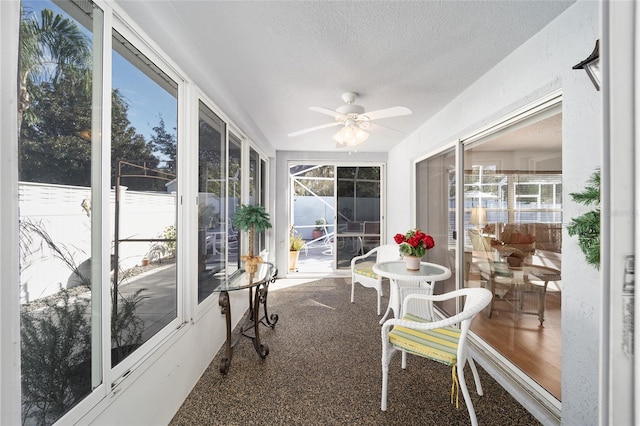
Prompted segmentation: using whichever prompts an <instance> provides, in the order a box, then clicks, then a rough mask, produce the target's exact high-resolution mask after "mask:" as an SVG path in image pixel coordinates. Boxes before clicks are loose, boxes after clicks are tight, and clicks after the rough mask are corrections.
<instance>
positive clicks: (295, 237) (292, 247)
mask: <svg viewBox="0 0 640 426" xmlns="http://www.w3.org/2000/svg"><path fill="white" fill-rule="evenodd" d="M303 247H304V239H303V238H302V235H300V234H298V233H296V231H295V229H294V228H293V226H291V229H290V230H289V251H300V250H302V248H303Z"/></svg>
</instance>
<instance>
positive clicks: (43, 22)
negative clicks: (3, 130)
mask: <svg viewBox="0 0 640 426" xmlns="http://www.w3.org/2000/svg"><path fill="white" fill-rule="evenodd" d="M19 60H20V102H19V105H18V126H19V127H20V126H21V125H22V121H23V118H26V119H27V121H30V122H35V121H37V119H38V117H37V114H31V113H28V109H29V102H30V98H31V97H32V96H31V95H32V94H33V92H34V91H35V89H34V86H37V85H38V84H39V83H43V82H47V81H48V82H52V83H59V82H61V81H63V80H67V81H76V80H77V81H82V82H85V83H88V82H89V80H88V78H89V74H90V73H91V43H90V41H89V40H88V39H87V37H86V36H85V35H84V34H83V33H82V31H80V29H79V28H78V26H77V25H76V24H75V22H73V21H72V20H70V19H67V18H65V17H64V16H62V15H54V14H53V11H51V10H50V9H43V10H42V11H41V12H40V19H38V17H37V16H36V15H35V13H33V12H29V11H26V10H23V11H22V22H21V25H20V58H19ZM87 89H88V86H87Z"/></svg>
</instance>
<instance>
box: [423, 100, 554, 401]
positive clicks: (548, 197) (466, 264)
mask: <svg viewBox="0 0 640 426" xmlns="http://www.w3.org/2000/svg"><path fill="white" fill-rule="evenodd" d="M456 148H458V149H457V153H458V154H457V155H456ZM562 198H563V175H562V113H561V107H560V100H559V97H550V99H549V100H547V101H545V102H541V103H540V104H539V105H537V106H535V107H533V108H532V109H531V111H530V112H529V113H528V114H522V115H519V116H514V117H511V118H509V120H505V122H504V124H503V125H500V126H496V127H495V128H494V129H492V130H491V131H486V132H481V133H480V132H479V133H478V136H476V137H473V138H469V139H467V140H463V141H461V142H460V143H459V145H458V146H457V147H456V146H453V147H452V148H450V149H448V150H446V151H444V152H441V153H438V154H436V155H433V156H431V157H429V158H426V159H423V160H421V161H419V162H417V163H416V200H417V202H416V223H417V225H418V227H420V228H422V229H423V230H426V231H427V232H428V233H430V234H431V235H433V237H434V239H435V241H436V246H435V249H434V250H430V251H429V252H428V253H427V254H428V260H429V261H431V262H435V263H439V264H442V265H446V266H449V267H450V268H451V271H452V277H451V278H450V279H449V280H447V281H445V282H440V283H437V284H436V288H435V293H442V292H448V291H451V290H454V289H455V288H461V287H484V288H487V289H489V290H490V291H491V292H492V293H493V300H492V302H491V304H490V306H489V307H488V308H487V309H486V310H485V311H484V312H483V313H482V314H480V315H478V316H477V317H476V318H475V320H474V322H473V323H472V326H471V330H472V331H473V332H474V334H475V335H476V336H477V337H478V338H479V339H480V340H479V341H480V342H481V344H482V345H483V346H485V347H486V349H487V351H486V353H490V354H493V355H491V356H493V357H494V358H495V361H496V362H497V363H499V364H501V365H503V366H504V368H505V370H507V371H511V372H512V373H513V374H512V376H513V377H514V378H515V380H518V381H520V382H521V383H522V384H523V386H524V387H525V388H527V389H530V390H531V392H535V393H536V394H537V395H538V396H539V397H541V398H544V399H545V400H546V401H548V403H549V406H550V407H558V406H559V401H560V400H561V396H562V395H561V387H560V376H561V368H560V367H561V346H562V342H561V339H560V337H561V323H560V319H561V309H562V307H561V304H560V301H561V292H562V273H563V272H562V224H563V216H562ZM458 272H459V273H458ZM438 308H439V310H441V311H442V312H443V314H445V315H447V316H450V315H453V314H455V313H456V312H457V309H458V307H457V306H455V305H454V304H451V305H438Z"/></svg>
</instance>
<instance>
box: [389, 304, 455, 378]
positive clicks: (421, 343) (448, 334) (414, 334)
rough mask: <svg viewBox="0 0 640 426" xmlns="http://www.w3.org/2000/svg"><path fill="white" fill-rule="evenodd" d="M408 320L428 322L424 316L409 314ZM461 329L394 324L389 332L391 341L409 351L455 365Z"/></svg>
mask: <svg viewBox="0 0 640 426" xmlns="http://www.w3.org/2000/svg"><path fill="white" fill-rule="evenodd" d="M402 319H403V320H406V321H414V322H423V323H424V322H428V321H426V320H425V319H423V318H420V317H417V316H415V315H411V314H407V315H405V316H404V317H403V318H402ZM459 340H460V330H459V329H457V328H455V327H443V328H436V329H434V330H414V329H411V328H407V327H402V326H394V327H393V330H391V332H389V343H391V344H392V345H393V346H395V347H397V348H400V349H402V350H404V351H407V352H409V353H412V354H415V355H419V356H423V357H426V358H429V359H432V360H434V361H438V362H441V363H443V364H446V365H449V366H453V365H455V363H456V361H457V358H458V357H457V351H458V341H459Z"/></svg>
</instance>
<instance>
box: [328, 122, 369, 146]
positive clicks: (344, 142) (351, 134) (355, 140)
mask: <svg viewBox="0 0 640 426" xmlns="http://www.w3.org/2000/svg"><path fill="white" fill-rule="evenodd" d="M368 138H369V133H367V132H365V131H364V130H362V129H361V128H359V127H357V126H344V127H343V128H342V129H340V130H339V131H338V132H337V133H336V134H335V135H333V140H334V141H336V142H337V143H338V147H345V146H356V145H360V144H361V143H362V142H364V141H366V140H367V139H368Z"/></svg>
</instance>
